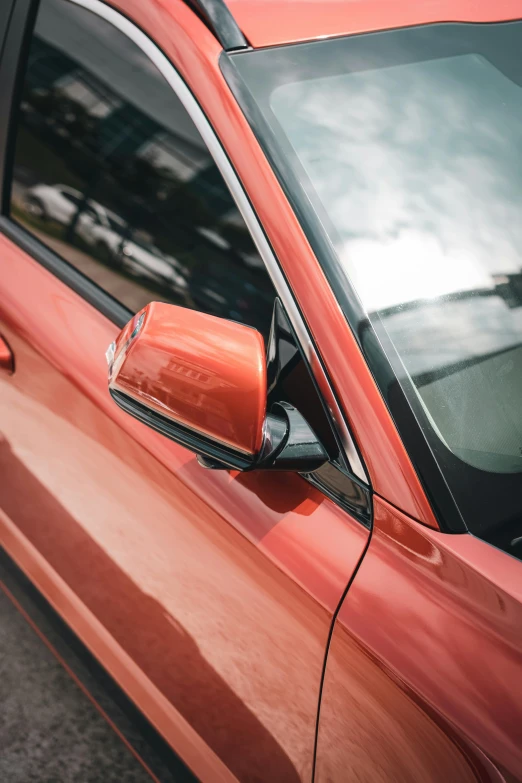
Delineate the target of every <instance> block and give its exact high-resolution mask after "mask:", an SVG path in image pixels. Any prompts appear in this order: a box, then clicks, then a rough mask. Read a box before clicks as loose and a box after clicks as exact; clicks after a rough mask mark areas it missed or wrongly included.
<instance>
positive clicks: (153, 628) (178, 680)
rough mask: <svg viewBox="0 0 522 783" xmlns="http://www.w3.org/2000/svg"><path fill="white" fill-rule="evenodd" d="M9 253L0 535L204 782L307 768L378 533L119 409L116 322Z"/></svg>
mask: <svg viewBox="0 0 522 783" xmlns="http://www.w3.org/2000/svg"><path fill="white" fill-rule="evenodd" d="M0 253H1V256H2V259H3V269H4V270H5V276H4V278H3V279H4V280H8V281H9V285H8V286H1V287H0V332H1V333H2V334H3V336H4V337H5V338H6V340H7V341H8V343H9V345H10V346H11V348H12V350H13V353H14V356H15V363H16V372H15V374H14V375H13V376H7V375H3V376H2V377H1V380H0V395H1V396H0V433H1V436H0V437H1V445H0V453H1V457H0V460H1V471H2V475H3V481H2V483H1V488H0V507H1V509H2V516H1V530H2V543H3V544H4V546H5V547H6V549H7V550H8V551H9V552H10V554H11V555H12V556H13V557H14V559H16V560H17V561H18V562H19V564H20V565H21V566H22V567H23V568H25V570H26V571H28V572H29V573H30V575H31V574H32V575H33V578H35V575H36V581H37V583H38V585H39V586H40V588H41V589H42V591H43V592H44V594H45V595H46V597H47V598H48V599H49V600H50V601H51V603H53V604H54V605H55V606H56V608H57V609H58V610H59V611H60V612H61V613H62V615H63V616H64V618H65V619H66V620H67V621H68V622H69V623H70V624H71V626H72V627H73V629H75V630H77V632H78V633H79V634H80V636H81V637H82V638H83V640H84V641H85V643H86V644H87V645H88V646H90V647H91V648H92V649H93V651H94V652H95V653H97V654H98V655H100V656H101V658H102V660H103V661H105V655H106V652H103V651H102V648H101V647H100V644H101V642H100V640H99V637H100V635H101V636H102V637H103V643H104V644H107V643H109V644H110V647H111V649H112V657H110V658H107V661H108V663H107V665H108V666H109V668H110V666H113V667H114V670H113V672H112V673H113V676H115V678H116V679H117V680H118V681H119V682H120V684H122V686H123V687H124V688H125V689H126V690H127V692H128V693H129V695H131V696H132V698H134V699H135V700H136V702H137V704H138V706H140V707H141V709H142V710H143V711H144V712H145V714H147V716H148V717H149V719H150V720H151V721H152V722H153V723H154V724H155V725H156V726H157V728H158V729H159V730H160V731H161V732H162V733H163V734H164V735H165V736H166V738H167V739H168V740H169V741H171V742H172V744H173V745H174V746H175V748H176V750H178V752H180V754H181V755H182V756H183V757H184V758H186V760H187V762H188V763H189V764H190V765H191V766H192V767H193V769H194V771H195V772H196V774H198V775H200V776H201V777H203V778H205V777H207V778H208V775H209V769H212V768H213V765H216V769H218V770H221V773H220V774H224V770H225V768H228V769H229V770H230V771H231V774H233V775H235V776H236V777H237V778H239V779H241V780H265V779H267V776H268V777H272V778H274V779H277V780H285V781H286V780H288V781H290V780H309V779H310V777H311V773H312V756H313V745H314V734H315V722H316V713H317V705H318V698H319V687H320V680H321V674H322V667H323V660H324V652H325V649H326V644H327V639H328V634H329V629H330V624H331V620H332V616H333V613H334V611H335V609H336V606H337V605H338V602H339V600H340V598H341V596H342V594H343V592H344V590H345V588H346V585H347V583H348V581H349V579H350V577H351V575H352V573H353V572H354V570H355V569H356V567H357V564H358V562H359V560H360V557H361V555H362V553H363V551H364V548H365V546H366V543H367V540H368V535H369V532H368V530H367V529H366V528H364V527H363V526H362V525H361V524H360V523H359V522H358V521H356V520H355V519H352V518H351V517H350V516H349V515H348V514H347V513H346V512H344V511H342V510H341V509H340V508H338V507H337V506H336V505H335V504H334V503H333V502H331V501H330V500H328V499H327V498H325V497H324V496H323V495H322V494H321V493H320V492H319V491H318V490H316V489H314V488H313V487H312V486H310V485H309V484H308V483H307V482H306V481H304V479H302V478H301V477H299V476H297V475H293V474H279V475H276V474H272V475H271V474H270V473H257V474H256V473H253V474H235V473H230V472H228V471H204V470H203V469H202V468H201V467H200V466H199V465H198V464H197V461H196V458H195V456H194V455H192V454H190V453H189V452H187V451H186V450H184V449H183V448H181V447H179V446H177V445H176V444H174V443H172V442H171V441H168V440H166V439H165V438H163V437H162V436H160V435H158V434H156V433H154V432H152V431H151V430H148V429H147V428H146V427H145V426H143V425H142V424H140V423H139V422H136V421H135V420H133V419H131V418H130V417H127V416H126V415H125V414H123V413H122V412H121V411H120V410H119V409H118V408H117V407H116V406H115V405H114V404H113V403H112V401H111V399H110V397H109V394H108V391H107V381H106V366H105V358H104V351H105V349H106V347H107V345H108V344H109V342H111V340H113V339H114V337H115V335H116V333H117V331H118V329H117V327H116V326H115V325H114V324H112V323H111V322H110V321H109V320H108V319H107V318H106V317H105V316H103V315H101V314H100V313H99V312H98V311H97V310H96V309H95V308H93V307H92V306H91V305H90V304H88V303H87V302H85V301H84V300H83V299H82V298H81V297H80V296H78V295H77V294H76V293H74V292H73V291H72V290H70V289H69V288H68V287H67V286H66V285H65V284H64V283H62V282H61V281H59V280H58V279H56V278H55V277H54V276H53V275H52V274H51V273H50V272H49V271H48V270H47V269H45V268H44V267H43V266H41V265H40V264H38V263H37V262H36V261H34V260H33V259H31V258H30V257H29V256H28V255H27V254H26V253H25V252H24V251H22V250H21V249H20V248H19V247H17V246H16V245H15V244H14V243H13V242H12V241H11V240H9V239H7V238H6V237H5V236H2V237H1V238H0ZM41 558H43V559H44V560H45V563H46V569H42V566H41V565H40V566H39V565H38V563H39V562H40V564H41ZM43 570H46V573H47V576H45V575H44V574H43ZM58 584H61V585H65V586H66V589H67V595H69V596H70V599H71V601H68V600H65V599H64V597H63V596H62V595H60V592H59V591H58V589H57V585H58ZM71 602H72V603H71ZM100 625H101V626H102V628H103V632H102V630H101V629H100ZM132 673H133V674H132ZM136 679H137V681H138V684H137V683H136ZM189 727H190V728H189ZM187 737H188V739H187ZM197 738H200V740H201V741H202V742H201V741H198V739H197ZM194 748H197V751H195V750H194ZM212 774H214V773H212ZM225 777H226V776H225Z"/></svg>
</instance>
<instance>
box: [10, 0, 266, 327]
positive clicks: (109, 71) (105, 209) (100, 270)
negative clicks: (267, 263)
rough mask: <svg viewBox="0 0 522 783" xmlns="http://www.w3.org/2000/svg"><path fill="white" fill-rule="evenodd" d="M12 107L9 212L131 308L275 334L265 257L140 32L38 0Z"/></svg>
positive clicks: (55, 0) (58, 0) (60, 0)
mask: <svg viewBox="0 0 522 783" xmlns="http://www.w3.org/2000/svg"><path fill="white" fill-rule="evenodd" d="M18 115H19V116H18V126H17V129H16V144H15V156H14V169H13V183H12V191H11V201H10V214H11V217H12V218H13V219H14V220H15V221H17V222H18V223H21V224H22V225H23V226H24V227H25V228H26V229H28V230H29V231H31V232H32V233H33V234H34V235H36V237H38V239H40V240H41V241H42V242H44V243H45V244H46V245H47V246H49V247H50V248H51V249H52V250H54V251H55V252H56V253H58V254H59V255H60V256H62V257H63V258H64V259H66V260H67V261H68V262H69V263H70V264H72V265H73V266H75V267H76V268H78V269H79V270H80V271H81V272H83V273H84V274H85V275H86V276H88V277H89V278H91V279H92V280H93V281H94V282H95V283H97V284H98V285H99V286H101V287H102V288H103V289H105V290H106V291H107V292H109V293H110V294H111V295H112V296H114V297H115V298H116V299H117V300H119V301H120V302H121V303H122V304H124V305H125V306H127V307H128V308H129V309H130V310H131V311H133V312H135V311H137V310H139V309H140V308H141V307H143V306H144V305H145V304H147V303H148V302H150V301H151V300H154V299H159V300H161V301H165V302H172V303H174V304H179V305H183V306H187V307H191V308H194V309H198V310H202V311H205V312H207V313H211V314H213V315H218V316H222V317H225V318H230V319H234V320H236V321H240V322H243V323H246V324H249V325H251V326H255V327H256V328H258V329H259V330H260V331H261V332H262V333H263V334H264V335H265V337H267V336H268V332H269V328H270V321H271V316H272V308H273V301H274V296H275V293H274V289H273V287H272V283H271V281H270V278H269V276H268V273H267V271H266V269H265V267H264V264H263V262H262V261H261V259H260V257H259V256H258V254H257V251H256V249H255V247H254V245H253V243H252V240H251V238H250V234H249V233H248V230H247V228H246V226H245V224H244V222H243V219H242V217H241V215H240V214H239V212H238V210H237V207H236V206H235V203H234V201H233V200H232V198H231V196H230V193H229V191H228V189H227V187H226V185H225V183H224V181H223V179H222V177H221V174H220V173H219V171H218V169H217V167H216V165H215V164H214V162H213V160H212V158H211V157H210V155H209V153H208V150H207V149H206V147H205V144H204V142H203V140H202V139H201V137H200V135H199V133H198V131H197V129H196V128H195V126H194V124H193V123H192V120H191V119H190V117H189V116H188V114H187V112H186V110H185V109H184V107H183V106H182V104H181V103H180V101H179V100H178V98H177V97H176V95H175V93H174V92H173V91H172V89H171V88H170V86H169V85H168V84H167V82H166V81H165V80H164V78H163V76H162V75H161V74H160V73H159V72H158V71H157V69H156V68H155V66H154V65H153V64H152V63H151V61H150V60H149V59H148V58H147V57H146V55H145V54H144V53H143V52H142V51H141V49H139V48H138V47H137V46H136V44H134V42H132V41H130V40H129V39H128V38H127V37H126V36H125V35H123V34H122V33H121V32H119V31H118V30H116V29H115V28H114V27H113V26H112V25H110V24H109V23H108V22H106V21H105V20H103V19H100V18H99V17H97V16H96V15H95V14H93V13H91V12H89V11H87V10H85V9H84V8H81V7H78V6H75V5H73V4H72V3H69V2H66V1H65V0H42V2H41V3H40V7H39V11H38V15H37V19H36V24H35V28H34V32H33V36H32V41H31V46H30V52H29V57H28V63H27V68H26V73H25V81H24V86H23V92H22V96H21V102H20V106H19V113H18ZM58 183H59V184H58ZM75 193H77V194H78V196H77V197H76V198H75V196H74V194H75ZM86 216H88V217H89V218H90V219H86ZM93 217H95V219H92V218H93Z"/></svg>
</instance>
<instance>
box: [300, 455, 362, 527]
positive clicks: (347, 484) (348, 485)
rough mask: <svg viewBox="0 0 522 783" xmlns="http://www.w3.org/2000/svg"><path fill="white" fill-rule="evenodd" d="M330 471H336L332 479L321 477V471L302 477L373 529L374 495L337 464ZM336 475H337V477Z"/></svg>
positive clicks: (331, 465)
mask: <svg viewBox="0 0 522 783" xmlns="http://www.w3.org/2000/svg"><path fill="white" fill-rule="evenodd" d="M328 470H331V471H334V475H332V476H331V477H327V476H323V475H321V470H318V471H316V472H314V473H302V474H301V475H302V476H303V478H305V479H306V480H307V481H309V482H310V484H312V485H313V486H314V487H316V488H317V489H319V490H320V491H321V492H322V493H323V494H324V495H326V496H327V497H329V498H330V500H333V501H334V502H335V503H336V504H337V505H338V506H341V508H343V509H344V510H345V511H347V512H348V514H350V516H352V517H354V518H355V519H356V520H357V521H358V522H360V523H361V524H362V525H364V527H367V528H368V530H371V529H372V519H373V506H372V494H371V491H370V489H369V487H367V486H366V485H365V484H363V483H362V481H359V480H358V479H356V478H355V476H352V475H348V474H347V473H346V472H345V471H344V470H341V469H340V468H339V467H338V466H337V465H335V463H330V464H329V465H328ZM335 474H336V475H335Z"/></svg>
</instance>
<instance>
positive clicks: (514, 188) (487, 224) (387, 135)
mask: <svg viewBox="0 0 522 783" xmlns="http://www.w3.org/2000/svg"><path fill="white" fill-rule="evenodd" d="M271 108H272V109H273V111H274V113H275V115H276V116H277V118H278V120H279V122H280V123H281V125H282V126H283V129H284V130H285V132H286V134H287V136H288V137H289V140H290V141H291V143H292V145H293V147H294V149H295V150H296V152H297V154H298V156H299V158H300V160H301V163H302V164H303V166H304V167H305V169H306V171H307V173H308V175H309V177H310V179H311V181H312V183H313V185H314V187H315V189H316V191H317V193H318V195H319V197H320V199H321V201H322V202H323V204H324V206H325V208H326V211H327V212H328V214H329V216H330V218H331V219H332V221H333V223H334V224H335V227H336V229H337V231H338V233H339V235H340V237H341V247H340V250H339V253H340V257H341V261H342V263H343V265H344V267H345V268H346V270H347V271H348V274H349V275H350V277H351V279H352V281H353V283H354V284H355V287H356V289H357V291H358V293H359V295H360V297H361V299H362V301H363V303H364V305H365V308H366V309H367V310H368V311H369V312H372V311H376V310H381V311H382V310H383V309H387V308H393V307H395V308H396V307H397V306H400V305H401V304H403V303H407V302H412V301H414V300H418V299H426V298H433V297H438V296H443V295H445V294H446V295H447V294H449V295H450V298H451V295H452V294H455V293H457V292H462V291H472V290H477V289H479V290H484V289H489V290H490V291H491V292H492V293H493V290H494V287H495V281H494V280H493V279H492V274H497V275H498V274H510V273H511V274H513V273H519V272H520V271H521V267H522V260H521V256H520V248H522V220H521V219H520V204H521V196H522V192H521V191H522V158H521V154H520V150H521V148H522V144H521V142H522V90H521V88H520V87H519V86H517V85H516V84H515V83H514V82H512V81H510V80H509V79H508V78H507V77H506V76H504V75H503V74H502V73H501V72H500V71H499V70H497V69H496V68H494V67H493V66H492V65H491V64H490V63H489V62H488V61H487V60H486V59H485V58H483V57H482V56H479V55H474V54H467V55H462V56H458V57H450V58H447V59H439V60H432V61H428V62H424V63H414V64H408V65H400V66H394V67H391V68H383V69H381V70H370V71H363V72H359V73H352V74H346V75H341V76H333V77H332V76H330V77H326V78H322V79H317V80H314V81H307V82H301V83H294V84H287V85H285V86H283V87H280V88H278V89H277V90H276V91H275V92H274V93H273V95H272V97H271ZM493 300H494V301H493ZM421 310H422V317H421V313H420V312H419V311H418V310H417V312H414V311H411V312H409V313H408V314H406V312H404V313H403V314H400V315H398V316H396V317H395V318H392V317H391V316H390V315H386V325H387V328H391V330H392V331H393V332H394V333H395V334H394V335H393V337H394V338H398V344H397V342H396V340H395V339H394V342H396V344H397V347H398V348H399V352H400V353H401V355H402V354H403V353H404V352H406V353H408V354H410V355H411V357H412V358H413V356H415V355H416V356H417V357H418V360H417V361H414V362H413V366H410V370H411V371H412V372H413V373H415V372H417V371H422V369H424V367H422V369H421V365H425V364H426V363H430V362H433V363H434V365H435V366H437V365H438V364H439V360H438V359H437V358H436V354H437V353H440V354H441V356H440V358H442V354H445V353H447V354H448V358H449V357H451V359H452V360H453V361H455V360H457V359H461V358H466V357H467V356H469V355H470V353H471V355H473V354H475V352H478V353H487V352H488V351H489V350H496V349H499V348H500V347H505V346H506V345H508V344H509V345H512V344H514V343H516V342H519V341H520V335H521V334H522V308H515V309H509V308H508V307H507V306H506V305H505V303H504V302H503V300H500V299H498V298H497V297H493V299H491V298H490V299H488V298H487V297H483V296H481V297H475V298H474V299H473V300H470V301H468V302H467V303H465V304H463V303H460V304H459V306H458V307H456V306H455V304H452V305H450V304H449V302H447V304H446V307H440V308H437V313H436V316H435V317H434V316H433V311H431V314H430V311H429V308H426V307H422V308H421ZM442 313H444V314H445V315H447V320H446V323H444V316H443V315H442ZM485 320H486V321H487V323H485V322H484V321H485ZM392 322H393V323H392ZM441 323H442V332H443V334H439V337H440V338H441V339H442V338H443V337H444V336H445V337H446V338H447V336H448V334H452V335H456V332H457V336H456V337H455V344H454V345H452V346H451V347H449V346H442V345H437V346H433V347H434V352H433V354H432V356H431V359H430V358H429V357H427V356H426V355H425V353H426V336H427V334H428V333H430V334H433V332H432V330H433V328H435V329H437V327H438V331H439V333H440V332H441ZM414 328H415V329H417V330H418V331H417V332H416V335H417V339H415V337H413V334H415V333H414V332H412V329H414ZM406 332H408V337H407V338H406V334H405V333H406ZM403 333H404V334H403ZM480 334H482V339H478V340H477V337H479V335H480ZM465 335H467V337H466V336H465ZM471 335H474V337H475V342H474V345H473V346H471V345H470V338H471ZM401 336H402V339H401ZM402 346H404V349H405V351H402V350H401V347H402ZM403 358H405V357H404V356H403ZM406 363H407V362H406Z"/></svg>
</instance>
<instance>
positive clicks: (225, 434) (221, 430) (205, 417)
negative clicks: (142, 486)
mask: <svg viewBox="0 0 522 783" xmlns="http://www.w3.org/2000/svg"><path fill="white" fill-rule="evenodd" d="M142 319H143V320H142ZM140 324H141V326H140ZM134 329H136V330H137V333H136V334H135V336H134V338H132V334H133V333H134V332H133V330H134ZM109 387H110V388H111V389H114V390H117V391H120V392H122V393H124V394H126V395H128V396H129V397H132V398H133V399H135V400H138V402H142V403H143V404H144V405H147V407H149V408H151V409H152V410H155V411H157V412H158V413H161V414H162V415H163V416H166V417H167V418H169V419H172V420H173V421H176V422H178V423H179V424H182V425H184V426H185V427H188V428H190V429H191V430H194V431H195V432H198V433H200V434H203V435H205V436H207V437H209V438H212V440H214V441H218V442H219V443H221V444H225V445H227V446H230V447H232V448H234V449H236V450H237V451H241V452H242V453H245V454H252V455H254V454H257V453H258V452H259V451H260V449H261V445H262V440H263V424H264V421H265V413H266V397H267V381H266V356H265V344H264V340H263V336H262V335H261V334H260V333H259V332H258V331H257V330H256V329H251V328H250V327H248V326H244V325H243V324H239V323H236V322H235V321H227V320H225V319H223V318H216V317H215V316H213V315H206V314H205V313H200V312H197V311H195V310H189V309H188V308H186V307H176V306H175V305H169V304H163V303H161V302H151V304H149V305H147V307H145V308H144V309H143V310H141V311H140V312H139V313H138V314H137V315H136V316H134V317H133V318H132V319H131V321H130V322H129V324H127V326H126V327H125V328H124V329H123V330H122V332H121V334H120V335H119V337H118V339H117V341H116V350H115V357H114V367H113V371H112V374H111V379H110V383H109Z"/></svg>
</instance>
